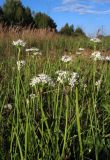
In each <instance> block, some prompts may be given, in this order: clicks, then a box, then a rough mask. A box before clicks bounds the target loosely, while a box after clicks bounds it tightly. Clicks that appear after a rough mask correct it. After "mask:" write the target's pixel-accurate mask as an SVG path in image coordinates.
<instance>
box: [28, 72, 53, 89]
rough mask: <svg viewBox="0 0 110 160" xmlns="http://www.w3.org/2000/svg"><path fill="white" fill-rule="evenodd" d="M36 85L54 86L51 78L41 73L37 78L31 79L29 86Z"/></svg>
mask: <svg viewBox="0 0 110 160" xmlns="http://www.w3.org/2000/svg"><path fill="white" fill-rule="evenodd" d="M36 84H48V85H49V86H54V85H55V84H54V82H53V81H52V79H51V77H49V76H48V75H46V74H44V73H41V74H38V76H36V77H34V78H33V79H31V82H30V86H32V87H33V86H35V85H36Z"/></svg>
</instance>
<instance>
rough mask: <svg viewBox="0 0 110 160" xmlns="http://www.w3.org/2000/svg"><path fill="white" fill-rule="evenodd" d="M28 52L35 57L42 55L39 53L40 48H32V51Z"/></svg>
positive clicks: (28, 50)
mask: <svg viewBox="0 0 110 160" xmlns="http://www.w3.org/2000/svg"><path fill="white" fill-rule="evenodd" d="M26 52H29V53H32V54H33V55H34V56H36V55H42V53H41V52H40V51H39V49H38V48H34V47H33V48H30V49H26Z"/></svg>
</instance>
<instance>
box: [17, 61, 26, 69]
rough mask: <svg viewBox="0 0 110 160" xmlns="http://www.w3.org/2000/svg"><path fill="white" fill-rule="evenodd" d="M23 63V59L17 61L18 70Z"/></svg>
mask: <svg viewBox="0 0 110 160" xmlns="http://www.w3.org/2000/svg"><path fill="white" fill-rule="evenodd" d="M24 65H25V61H24V60H21V61H17V67H18V70H19V71H20V69H21V68H22V67H23V66H24Z"/></svg>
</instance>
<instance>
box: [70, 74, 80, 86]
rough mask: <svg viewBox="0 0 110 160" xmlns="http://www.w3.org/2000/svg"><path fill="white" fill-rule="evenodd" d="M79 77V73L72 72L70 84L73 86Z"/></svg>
mask: <svg viewBox="0 0 110 160" xmlns="http://www.w3.org/2000/svg"><path fill="white" fill-rule="evenodd" d="M78 77H79V75H78V73H76V72H73V73H72V74H71V77H70V78H69V85H70V86H71V87H72V88H73V87H74V85H75V83H76V81H77V78H78Z"/></svg>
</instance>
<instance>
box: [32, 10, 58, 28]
mask: <svg viewBox="0 0 110 160" xmlns="http://www.w3.org/2000/svg"><path fill="white" fill-rule="evenodd" d="M34 21H35V25H36V27H37V28H54V29H55V30H56V27H57V25H56V23H55V22H54V20H53V19H52V18H51V17H49V16H48V15H46V14H45V13H41V12H38V13H36V14H35V16H34Z"/></svg>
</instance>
